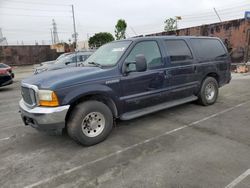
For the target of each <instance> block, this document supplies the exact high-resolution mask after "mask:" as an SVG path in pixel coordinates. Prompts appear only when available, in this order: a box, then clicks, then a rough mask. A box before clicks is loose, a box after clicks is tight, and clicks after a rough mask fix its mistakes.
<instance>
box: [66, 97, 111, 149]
mask: <svg viewBox="0 0 250 188" xmlns="http://www.w3.org/2000/svg"><path fill="white" fill-rule="evenodd" d="M112 128H113V115H112V112H111V110H110V109H109V107H107V106H106V105H105V104H103V103H102V102H99V101H87V102H83V103H80V104H78V105H77V106H76V107H75V108H74V109H73V111H72V112H71V114H70V117H69V120H68V122H67V130H68V134H69V136H70V137H71V138H73V139H74V140H75V141H76V142H78V143H80V144H82V145H85V146H91V145H94V144H97V143H99V142H101V141H103V140H104V139H105V138H107V136H108V135H109V134H110V132H111V130H112Z"/></svg>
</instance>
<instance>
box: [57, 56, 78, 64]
mask: <svg viewBox="0 0 250 188" xmlns="http://www.w3.org/2000/svg"><path fill="white" fill-rule="evenodd" d="M73 56H74V54H72V55H67V56H65V57H63V58H60V59H59V60H56V62H55V63H56V64H61V63H62V64H65V63H68V62H71V61H72V57H73Z"/></svg>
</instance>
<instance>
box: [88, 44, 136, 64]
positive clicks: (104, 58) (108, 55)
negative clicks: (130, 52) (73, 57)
mask: <svg viewBox="0 0 250 188" xmlns="http://www.w3.org/2000/svg"><path fill="white" fill-rule="evenodd" d="M130 44H131V41H118V42H112V43H108V44H106V45H103V46H101V47H100V48H99V49H98V50H97V51H96V52H95V53H94V54H93V55H91V56H90V57H89V58H88V59H87V60H86V62H87V64H88V63H95V64H99V65H100V66H114V65H116V63H117V61H118V60H119V59H120V57H121V56H122V54H123V53H124V52H125V50H126V49H127V48H128V46H129V45H130Z"/></svg>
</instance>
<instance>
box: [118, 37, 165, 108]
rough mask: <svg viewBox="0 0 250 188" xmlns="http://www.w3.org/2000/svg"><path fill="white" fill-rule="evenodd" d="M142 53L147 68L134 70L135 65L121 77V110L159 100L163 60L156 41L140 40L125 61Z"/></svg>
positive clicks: (150, 104) (162, 82) (163, 78)
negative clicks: (138, 70) (141, 70)
mask: <svg viewBox="0 0 250 188" xmlns="http://www.w3.org/2000/svg"><path fill="white" fill-rule="evenodd" d="M139 54H143V55H144V56H145V58H146V61H147V67H148V68H147V70H146V71H144V72H136V71H135V70H134V69H135V66H129V67H128V69H129V70H132V71H135V72H130V73H128V74H127V75H124V76H123V77H122V78H121V87H122V96H121V98H120V99H121V101H122V102H123V106H124V108H123V111H124V112H129V111H133V110H137V109H140V108H143V107H147V106H152V105H155V104H157V103H160V101H161V90H162V89H163V87H164V85H165V74H164V61H163V58H162V55H161V52H160V49H159V46H158V43H157V41H154V40H152V41H151V40H150V41H142V42H138V43H137V44H135V46H134V47H133V48H132V50H131V51H130V53H129V55H128V56H127V58H126V60H125V62H124V63H126V62H134V61H135V57H136V56H137V55H139Z"/></svg>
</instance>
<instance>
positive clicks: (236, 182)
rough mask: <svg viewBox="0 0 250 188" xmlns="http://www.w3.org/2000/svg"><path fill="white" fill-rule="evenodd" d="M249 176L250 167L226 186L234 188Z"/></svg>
mask: <svg viewBox="0 0 250 188" xmlns="http://www.w3.org/2000/svg"><path fill="white" fill-rule="evenodd" d="M247 176H250V169H248V170H247V171H246V172H244V173H243V174H241V175H240V176H239V177H237V178H236V179H235V180H233V181H232V182H231V183H230V184H228V185H227V186H226V187H225V188H233V187H235V186H236V185H238V184H239V183H240V182H241V181H242V180H244V179H245V178H246V177H247Z"/></svg>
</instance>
